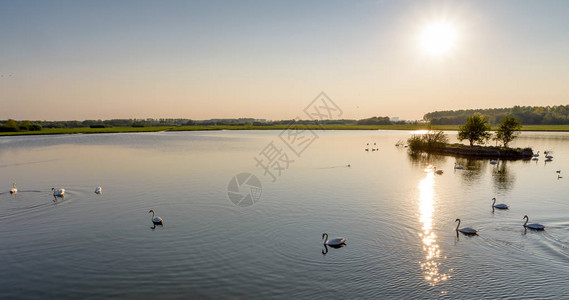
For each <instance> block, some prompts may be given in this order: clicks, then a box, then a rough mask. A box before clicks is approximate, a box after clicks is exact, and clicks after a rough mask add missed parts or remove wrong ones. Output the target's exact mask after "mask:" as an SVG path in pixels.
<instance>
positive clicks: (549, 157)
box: [545, 155, 553, 159]
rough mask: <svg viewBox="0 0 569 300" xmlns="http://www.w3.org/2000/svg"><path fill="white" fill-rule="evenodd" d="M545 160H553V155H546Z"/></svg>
mask: <svg viewBox="0 0 569 300" xmlns="http://www.w3.org/2000/svg"><path fill="white" fill-rule="evenodd" d="M545 158H547V159H552V158H553V156H551V155H546V156H545Z"/></svg>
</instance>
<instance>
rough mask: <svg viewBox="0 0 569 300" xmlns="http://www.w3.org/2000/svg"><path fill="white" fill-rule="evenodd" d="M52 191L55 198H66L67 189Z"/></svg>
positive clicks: (53, 189)
mask: <svg viewBox="0 0 569 300" xmlns="http://www.w3.org/2000/svg"><path fill="white" fill-rule="evenodd" d="M51 190H52V191H53V196H55V197H63V196H65V189H60V188H57V189H56V188H51Z"/></svg>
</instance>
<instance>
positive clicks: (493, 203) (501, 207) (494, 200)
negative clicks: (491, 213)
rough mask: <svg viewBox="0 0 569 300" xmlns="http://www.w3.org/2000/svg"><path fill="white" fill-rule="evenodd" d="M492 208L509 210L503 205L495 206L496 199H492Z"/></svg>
mask: <svg viewBox="0 0 569 300" xmlns="http://www.w3.org/2000/svg"><path fill="white" fill-rule="evenodd" d="M492 207H495V208H499V209H508V208H509V207H508V206H507V205H506V204H504V203H500V204H496V198H492Z"/></svg>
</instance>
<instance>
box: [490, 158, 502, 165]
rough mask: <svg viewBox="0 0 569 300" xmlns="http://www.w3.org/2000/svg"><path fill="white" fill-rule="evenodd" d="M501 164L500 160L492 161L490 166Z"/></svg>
mask: <svg viewBox="0 0 569 300" xmlns="http://www.w3.org/2000/svg"><path fill="white" fill-rule="evenodd" d="M499 162H500V159H499V158H498V159H497V160H491V161H490V164H491V165H497V164H498V163H499Z"/></svg>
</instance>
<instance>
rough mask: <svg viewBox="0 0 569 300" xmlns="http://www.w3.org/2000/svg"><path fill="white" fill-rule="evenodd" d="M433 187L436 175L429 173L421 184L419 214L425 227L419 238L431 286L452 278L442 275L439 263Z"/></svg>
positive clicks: (424, 268) (424, 266)
mask: <svg viewBox="0 0 569 300" xmlns="http://www.w3.org/2000/svg"><path fill="white" fill-rule="evenodd" d="M433 186H434V174H433V173H427V174H426V177H425V178H424V179H423V180H421V182H420V183H419V192H420V202H419V212H420V219H419V221H420V222H421V223H422V225H423V227H422V228H421V232H420V233H419V236H420V237H421V242H422V243H423V251H425V261H424V262H421V270H423V273H424V276H425V280H426V281H427V282H428V283H429V284H430V285H433V286H434V285H436V284H438V283H439V282H441V281H444V280H447V279H448V278H450V275H448V274H445V273H441V272H440V271H439V267H440V265H441V263H440V262H439V260H440V257H441V251H440V249H439V245H438V244H437V239H436V238H437V236H436V235H435V233H434V232H433V213H434V210H435V208H434V199H433V193H434V192H433Z"/></svg>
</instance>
